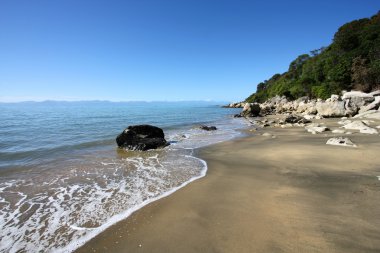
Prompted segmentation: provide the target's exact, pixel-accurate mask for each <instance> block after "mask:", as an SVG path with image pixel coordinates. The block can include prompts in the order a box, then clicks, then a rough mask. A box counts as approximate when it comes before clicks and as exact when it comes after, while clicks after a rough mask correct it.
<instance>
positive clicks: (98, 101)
mask: <svg viewBox="0 0 380 253" xmlns="http://www.w3.org/2000/svg"><path fill="white" fill-rule="evenodd" d="M83 102H87V103H89V102H90V103H155V102H156V103H158V102H159V103H178V102H229V101H227V100H213V99H194V100H191V99H190V100H102V99H93V100H85V99H84V100H55V99H46V100H21V101H0V104H22V103H83Z"/></svg>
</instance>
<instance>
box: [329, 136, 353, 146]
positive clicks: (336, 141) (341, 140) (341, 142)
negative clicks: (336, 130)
mask: <svg viewBox="0 0 380 253" xmlns="http://www.w3.org/2000/svg"><path fill="white" fill-rule="evenodd" d="M326 144H327V145H335V146H345V147H352V148H356V145H355V144H354V143H353V142H352V141H351V140H350V139H348V138H347V137H335V138H330V139H328V140H327V142H326Z"/></svg>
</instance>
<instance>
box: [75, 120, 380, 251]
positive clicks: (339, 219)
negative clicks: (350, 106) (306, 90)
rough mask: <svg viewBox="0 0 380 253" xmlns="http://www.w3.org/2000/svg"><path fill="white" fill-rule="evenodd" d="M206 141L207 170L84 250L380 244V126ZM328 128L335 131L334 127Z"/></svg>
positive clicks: (359, 247)
mask: <svg viewBox="0 0 380 253" xmlns="http://www.w3.org/2000/svg"><path fill="white" fill-rule="evenodd" d="M265 132H269V133H271V134H273V135H275V136H276V137H275V138H271V137H266V136H261V134H260V132H253V133H250V134H249V136H248V137H246V138H242V139H237V140H233V141H229V142H224V143H220V144H217V145H214V146H211V147H207V148H204V149H202V150H200V151H199V154H198V156H200V157H201V158H203V159H205V160H206V161H207V163H208V172H207V176H206V177H204V178H202V179H199V180H197V181H195V182H193V183H191V184H190V185H188V186H186V187H185V188H182V189H180V190H179V191H177V192H175V193H174V194H172V195H170V196H169V197H166V198H164V199H161V200H159V201H156V202H154V203H152V204H150V205H148V206H146V207H144V208H142V209H141V210H139V211H137V212H136V213H134V214H133V215H132V216H130V217H129V218H128V219H126V220H124V221H122V222H120V223H118V224H116V225H115V226H112V227H111V228H109V229H108V230H106V231H105V232H104V233H102V234H100V235H99V236H97V237H95V238H94V239H93V240H91V241H90V242H89V243H87V244H86V245H85V246H84V247H82V248H80V249H79V250H78V251H77V252H115V253H116V252H124V253H128V252H133V253H134V252H157V253H161V252H162V253H172V252H173V253H186V252H239V253H243V252H380V181H379V180H378V178H377V176H380V152H379V151H380V136H379V135H364V134H354V135H352V136H349V137H350V138H351V140H352V141H353V142H355V143H356V144H357V145H358V147H357V148H349V147H338V146H329V145H326V144H325V143H326V141H327V139H328V138H329V137H327V136H326V135H325V134H319V135H311V134H309V133H307V132H306V131H305V130H304V129H303V128H296V127H295V128H287V129H281V128H269V129H265ZM328 136H337V135H334V134H332V133H331V132H330V133H328Z"/></svg>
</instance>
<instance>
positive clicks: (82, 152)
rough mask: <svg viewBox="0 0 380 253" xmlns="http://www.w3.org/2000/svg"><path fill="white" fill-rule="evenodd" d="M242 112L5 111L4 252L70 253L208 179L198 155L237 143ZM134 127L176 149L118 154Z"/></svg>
mask: <svg viewBox="0 0 380 253" xmlns="http://www.w3.org/2000/svg"><path fill="white" fill-rule="evenodd" d="M239 112H240V109H233V108H221V104H218V103H215V102H123V103H121V102H120V103H116V102H100V101H99V102H98V101H94V102H53V101H50V102H26V103H14V104H5V103H4V104H0V252H39V251H41V252H71V251H73V250H75V249H76V248H78V247H79V246H81V245H83V244H84V243H85V242H86V241H88V240H90V239H91V238H93V237H94V236H96V235H97V234H99V233H100V232H102V231H104V230H105V229H106V228H108V227H109V226H111V225H112V224H114V223H116V222H118V221H120V220H122V219H125V218H126V217H128V216H129V215H130V214H131V213H132V212H134V211H136V210H138V209H139V208H141V207H143V206H144V205H146V204H148V203H151V202H152V201H155V200H157V199H159V198H162V197H164V196H167V195H169V194H171V193H173V192H174V191H176V190H177V189H179V188H181V187H183V186H185V185H186V184H188V183H190V182H191V181H193V180H196V179H198V178H201V177H203V176H204V175H205V174H206V171H207V164H206V162H205V161H203V160H201V159H199V158H197V157H196V156H195V155H194V150H195V149H197V148H200V147H205V146H207V145H210V144H214V143H217V142H221V141H225V140H228V139H232V138H235V137H238V136H239V135H240V134H241V133H240V131H239V129H243V128H246V126H247V122H246V121H245V120H243V119H239V118H233V114H236V113H239ZM137 124H151V125H155V126H158V127H160V128H162V129H163V130H164V133H165V138H166V140H167V141H169V142H170V143H171V145H170V146H168V147H166V148H164V149H161V150H150V151H146V152H141V151H125V150H122V149H119V148H117V145H116V142H115V138H116V136H117V135H118V134H119V133H121V132H122V131H123V130H124V129H125V128H126V127H127V126H129V125H137ZM201 124H206V125H214V126H216V127H217V128H218V130H217V131H204V130H200V129H199V128H198V127H199V125H201Z"/></svg>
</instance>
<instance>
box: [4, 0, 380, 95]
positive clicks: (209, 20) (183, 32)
mask: <svg viewBox="0 0 380 253" xmlns="http://www.w3.org/2000/svg"><path fill="white" fill-rule="evenodd" d="M379 10H380V1H379V0H318V1H312V0H287V1H286V0H284V1H280V0H278V1H273V0H260V1H255V0H251V1H237V0H230V1H225V0H187V1H185V0H133V1H132V0H120V1H116V0H114V1H109V0H103V1H98V0H87V1H85V0H46V1H42V0H33V1H30V0H25V1H22V0H9V1H8V0H1V1H0V101H22V100H46V99H54V100H96V99H100V100H112V101H127V100H218V101H221V100H223V101H240V100H243V99H244V98H246V97H247V96H248V95H250V94H251V93H252V92H254V91H255V90H256V84H257V83H259V82H261V81H263V80H265V79H268V78H269V77H271V76H272V75H273V74H275V73H282V72H284V71H286V70H287V68H288V65H289V63H290V62H291V61H292V60H293V59H295V58H296V57H297V56H298V55H300V54H302V53H309V51H311V50H313V49H317V48H320V47H321V46H326V45H328V44H329V43H330V42H331V39H332V37H333V35H334V33H335V32H336V30H337V28H338V27H339V26H341V25H342V24H344V23H346V22H348V21H351V20H354V19H359V18H364V17H370V16H372V15H374V14H376V13H377V12H378V11H379Z"/></svg>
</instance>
